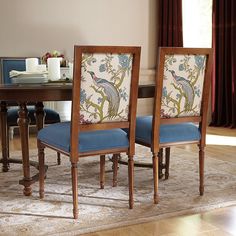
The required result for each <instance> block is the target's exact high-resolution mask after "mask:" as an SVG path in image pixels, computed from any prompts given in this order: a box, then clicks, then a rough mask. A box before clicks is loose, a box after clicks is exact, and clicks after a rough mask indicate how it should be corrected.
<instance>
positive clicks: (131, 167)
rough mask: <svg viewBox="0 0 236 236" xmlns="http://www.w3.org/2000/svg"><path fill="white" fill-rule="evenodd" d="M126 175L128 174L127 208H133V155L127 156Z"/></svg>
mask: <svg viewBox="0 0 236 236" xmlns="http://www.w3.org/2000/svg"><path fill="white" fill-rule="evenodd" d="M128 176H129V208H130V209H133V206H134V160H133V156H129V160H128Z"/></svg>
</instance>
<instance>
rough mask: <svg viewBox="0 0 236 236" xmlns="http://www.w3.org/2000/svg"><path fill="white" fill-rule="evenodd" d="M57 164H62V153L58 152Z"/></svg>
mask: <svg viewBox="0 0 236 236" xmlns="http://www.w3.org/2000/svg"><path fill="white" fill-rule="evenodd" d="M57 165H61V154H60V152H57Z"/></svg>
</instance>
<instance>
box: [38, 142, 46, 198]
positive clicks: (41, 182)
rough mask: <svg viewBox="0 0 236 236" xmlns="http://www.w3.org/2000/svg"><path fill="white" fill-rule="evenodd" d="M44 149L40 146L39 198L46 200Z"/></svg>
mask: <svg viewBox="0 0 236 236" xmlns="http://www.w3.org/2000/svg"><path fill="white" fill-rule="evenodd" d="M44 156H45V154H44V147H43V146H42V145H41V144H38V159H39V197H40V198H44V178H45V169H44Z"/></svg>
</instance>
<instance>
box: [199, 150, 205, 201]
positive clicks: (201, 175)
mask: <svg viewBox="0 0 236 236" xmlns="http://www.w3.org/2000/svg"><path fill="white" fill-rule="evenodd" d="M204 157H205V151H204V147H199V178H200V185H199V192H200V195H201V196H202V195H203V193H204Z"/></svg>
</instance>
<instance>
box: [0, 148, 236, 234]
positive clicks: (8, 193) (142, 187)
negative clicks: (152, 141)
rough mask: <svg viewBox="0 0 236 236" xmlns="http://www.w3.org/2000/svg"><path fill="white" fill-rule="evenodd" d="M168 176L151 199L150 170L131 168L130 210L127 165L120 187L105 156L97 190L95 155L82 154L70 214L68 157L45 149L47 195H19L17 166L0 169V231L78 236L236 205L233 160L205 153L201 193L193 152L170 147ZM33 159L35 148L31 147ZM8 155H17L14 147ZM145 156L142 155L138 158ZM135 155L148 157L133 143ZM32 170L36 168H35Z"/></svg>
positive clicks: (3, 232) (34, 188) (195, 157)
mask: <svg viewBox="0 0 236 236" xmlns="http://www.w3.org/2000/svg"><path fill="white" fill-rule="evenodd" d="M171 152H172V153H171V157H172V158H171V168H170V177H169V180H161V181H160V184H159V193H160V203H159V204H158V205H154V204H153V181H152V170H151V169H147V168H137V167H136V168H135V195H134V197H135V204H134V209H133V210H129V209H128V182H127V180H128V178H127V166H124V165H122V166H120V169H119V174H118V187H116V188H113V187H111V185H112V172H111V162H110V161H109V160H107V161H106V184H105V189H103V190H102V189H99V161H98V160H99V159H98V158H97V157H90V158H83V159H81V161H80V163H79V196H78V199H79V219H78V220H74V219H72V197H71V179H70V162H69V161H68V159H67V158H66V157H63V158H62V164H61V166H57V165H56V153H55V152H53V151H47V152H46V161H47V164H48V165H49V169H48V174H47V179H46V181H45V198H44V199H43V200H40V199H39V197H38V183H35V184H34V185H33V194H32V196H30V197H26V196H23V194H22V186H20V185H19V184H18V180H19V179H20V178H21V176H22V168H21V165H17V164H12V165H11V169H10V171H9V172H8V173H3V172H0V183H1V189H0V226H1V227H0V228H1V232H0V235H78V234H83V233H87V232H94V231H98V230H104V229H109V228H113V227H119V226H124V225H131V224H137V223H141V222H147V221H151V220H155V219H163V218H166V217H170V216H177V215H182V214H190V213H197V212H200V211H205V210H209V209H214V208H218V207H223V206H229V205H232V204H236V164H234V163H229V162H225V161H220V160H216V159H213V158H210V157H208V158H206V167H205V194H204V196H203V197H200V196H199V192H198V186H199V180H198V157H197V153H196V154H195V153H191V152H189V151H185V150H184V151H183V150H182V149H178V148H172V149H171ZM30 154H31V156H32V160H37V158H36V150H33V151H31V153H30ZM12 157H18V158H19V157H20V152H15V153H13V154H12ZM141 157H145V158H141ZM136 159H144V160H145V161H147V160H149V161H150V160H151V155H150V153H149V151H148V149H147V148H145V147H140V146H138V147H137V157H136ZM31 171H32V172H34V173H36V172H37V171H36V170H34V168H33V167H32V168H31Z"/></svg>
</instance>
